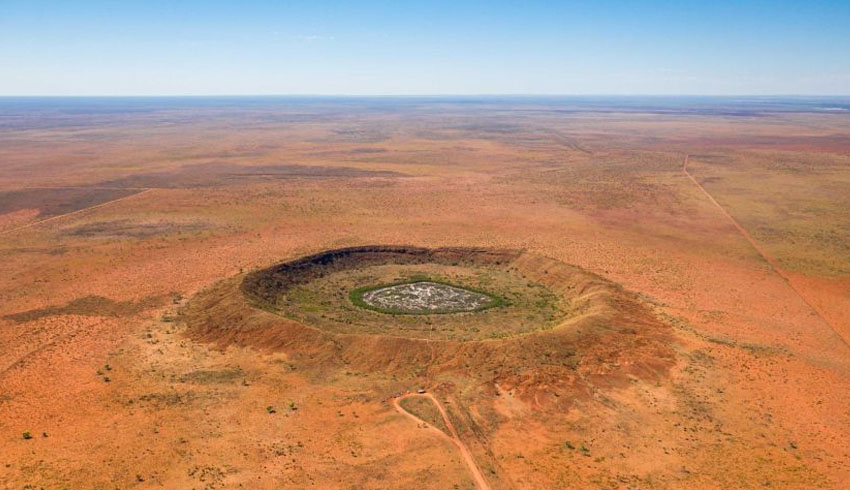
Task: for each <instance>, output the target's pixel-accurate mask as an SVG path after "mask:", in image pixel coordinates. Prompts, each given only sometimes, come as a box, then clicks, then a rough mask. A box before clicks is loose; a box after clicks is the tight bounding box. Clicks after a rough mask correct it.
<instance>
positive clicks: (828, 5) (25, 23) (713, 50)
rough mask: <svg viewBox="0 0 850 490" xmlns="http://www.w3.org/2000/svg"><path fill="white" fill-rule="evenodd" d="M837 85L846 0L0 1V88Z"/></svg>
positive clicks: (206, 90) (750, 90)
mask: <svg viewBox="0 0 850 490" xmlns="http://www.w3.org/2000/svg"><path fill="white" fill-rule="evenodd" d="M153 94H158V95H171V94H174V95H179V94H198V95H211V94H351V95H361V94H362V95H381V94H411V95H413V94H416V95H418V94H752V95H776V94H832V95H847V94H850V1H848V0H843V1H807V2H803V1H801V2H786V1H782V0H774V1H748V0H741V1H734V2H733V1H728V2H727V1H722V0H718V1H689V0H682V1H656V2H649V1H644V2H640V1H604V0H600V1H590V0H588V1H563V2H557V1H548V2H546V1H539V2H538V1H525V2H522V1H514V2H500V1H497V0H493V1H462V0H457V1H432V2H429V1H426V0H420V1H416V2H408V1H403V0H396V1H360V2H355V1H348V2H342V1H339V2H330V1H328V2H321V1H290V2H287V1H277V2H272V1H263V2H260V1H251V0H247V1H216V0H206V1H194V0H188V1H182V2H179V1H167V2H166V1H157V0H151V1H135V0H124V1H85V0H79V1H63V2H45V1H39V0H27V1H18V0H0V95H153Z"/></svg>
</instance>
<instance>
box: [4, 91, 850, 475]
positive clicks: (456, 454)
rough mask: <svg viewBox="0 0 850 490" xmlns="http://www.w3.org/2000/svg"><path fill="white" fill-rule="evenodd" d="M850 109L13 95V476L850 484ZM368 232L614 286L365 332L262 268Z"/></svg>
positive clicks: (9, 331) (8, 403)
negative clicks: (434, 329) (596, 297)
mask: <svg viewBox="0 0 850 490" xmlns="http://www.w3.org/2000/svg"><path fill="white" fill-rule="evenodd" d="M848 108H850V103H848V101H847V100H843V101H842V100H838V101H822V100H821V101H814V102H813V101H806V100H803V101H791V102H787V101H782V100H778V99H755V100H732V99H705V100H704V99H697V100H678V101H670V100H662V99H651V98H650V99H646V100H640V101H635V100H631V99H628V100H626V99H623V100H618V99H612V100H592V99H554V98H553V99H495V98H492V99H491V98H483V99H449V98H445V99H440V98H424V99H393V98H388V99H380V98H379V99H334V98H327V99H306V98H301V99H299V98H295V99H286V98H267V99H239V98H234V99H228V98H224V99H203V98H200V99H78V100H74V99H57V100H52V101H51V100H49V99H48V100H45V99H34V100H26V99H8V100H0V264H2V265H0V272H2V273H0V487H2V488H10V489H12V488H46V489H63V488H68V489H88V488H92V489H94V488H97V489H101V488H102V489H113V488H197V489H216V488H250V489H263V488H269V489H271V488H322V489H324V488H328V489H331V488H333V489H336V488H338V489H349V488H362V489H367V488H368V489H371V488H432V489H447V488H458V489H471V488H476V487H478V488H481V487H485V488H493V489H525V488H535V489H554V488H728V489H738V488H764V487H766V488H847V485H848V483H847V482H848V481H850V406H848V400H850V347H848V342H850V110H848ZM366 245H381V246H398V247H423V248H427V249H439V248H441V247H449V248H450V249H452V250H454V249H458V250H461V249H462V250H467V249H475V250H489V251H492V250H502V251H512V252H510V254H514V255H510V256H511V257H519V258H516V259H514V258H512V259H511V260H514V261H515V262H511V264H514V263H516V264H518V265H517V267H516V268H514V269H510V270H509V271H508V270H506V271H504V272H499V274H504V275H505V276H504V277H508V274H513V275H514V276H516V275H517V274H522V277H523V279H528V281H529V284H528V288H527V289H528V290H527V291H525V290H523V291H524V292H523V294H526V295H527V296H528V297H529V298H533V299H532V300H529V301H528V302H527V303H528V304H529V305H531V304H538V305H540V308H544V307H545V308H550V307H551V308H561V309H562V310H564V315H567V312H566V309H568V307H566V306H563V305H561V306H558V305H559V303H556V302H555V300H551V301H549V300H547V299H546V298H548V296H545V295H544V293H539V298H538V296H534V295H535V294H538V293H537V292H535V291H536V290H534V288H533V287H532V286H533V284H532V282H533V283H534V285H537V284H539V285H541V286H540V287H545V288H548V289H550V290H552V291H556V292H559V294H560V292H563V293H564V295H566V296H565V297H566V298H568V300H565V301H568V302H569V301H572V300H569V298H578V297H579V296H580V295H578V293H575V291H576V290H580V289H581V290H582V291H584V290H587V287H588V285H590V284H592V285H593V287H594V288H596V287H598V288H600V289H599V290H598V291H602V293H600V294H603V295H604V296H605V298H607V299H606V301H607V303H606V305H607V306H605V308H608V309H605V312H607V313H604V314H600V315H601V316H597V317H594V318H596V319H595V320H593V322H590V321H589V320H588V319H589V318H590V317H589V316H587V315H591V313H588V311H589V310H593V311H594V312H596V311H597V310H596V308H597V307H596V306H594V305H596V303H593V304H591V306H588V307H587V308H588V309H589V310H580V309H576V312H574V313H575V315H574V317H575V318H577V319H578V320H576V321H575V323H569V322H568V323H564V324H563V325H560V326H558V327H555V328H550V329H549V330H540V331H539V332H535V331H533V329H532V326H533V324H534V322H536V321H537V319H536V318H535V317H534V315H533V314H531V313H529V314H528V315H526V314H525V313H526V312H525V310H523V311H522V315H523V317H522V318H520V316H516V315H515V316H510V314H509V313H510V312H509V311H508V313H505V314H504V315H503V316H497V315H499V314H500V313H499V312H498V311H497V310H498V309H499V308H498V307H496V308H491V309H489V310H485V311H482V312H480V313H462V314H461V315H468V316H460V317H456V318H461V319H463V318H470V322H481V325H480V327H481V328H480V330H478V327H476V332H480V336H486V338H484V339H483V340H482V339H477V338H476V339H472V340H469V339H467V338H466V337H464V336H463V335H459V336H456V335H455V334H454V333H453V332H456V331H457V329H461V328H463V327H464V325H466V321H465V320H459V321H454V320H440V321H443V322H444V324H445V325H447V326H446V327H445V328H446V329H447V330H445V332H447V333H444V334H442V337H441V339H440V340H431V339H430V338H423V337H424V336H425V335H426V334H423V333H421V332H420V333H417V336H416V338H404V337H397V336H395V335H393V334H387V335H382V334H380V333H375V332H374V331H372V330H369V328H367V327H366V326H361V327H358V328H359V330H358V331H357V332H355V333H354V334H351V335H349V336H346V334H345V333H342V334H341V333H339V330H340V329H343V330H344V325H345V322H347V321H351V320H349V319H348V318H347V317H344V318H342V319H341V320H338V319H334V318H330V319H328V318H329V316H327V315H326V313H327V312H325V311H323V310H317V309H316V308H319V306H315V305H309V306H310V308H312V309H310V310H309V311H310V312H311V314H313V316H315V317H316V318H319V317H321V319H319V320H316V322H317V324H321V323H322V322H323V321H327V322H331V321H334V322H335V323H333V325H334V326H333V328H334V329H336V330H335V331H334V332H331V333H326V332H324V331H322V332H319V330H315V331H314V329H312V326H310V325H306V326H303V325H302V327H304V328H302V329H300V330H296V328H295V326H294V325H295V323H298V319H297V318H296V319H292V318H286V317H284V316H277V317H275V315H274V313H270V312H268V311H265V310H262V309H261V308H255V306H256V305H253V306H252V305H251V304H249V303H248V302H247V301H246V300H245V299H244V298H243V297H242V296H241V295H239V294H238V288H237V287H236V286H235V285H236V284H237V283H238V281H241V280H242V278H244V277H250V276H248V275H249V274H250V273H252V272H253V271H257V270H262V269H264V268H267V267H269V266H271V265H273V264H277V263H281V262H284V261H292V260H295V259H298V258H299V257H304V256H309V255H311V254H317V253H320V252H323V251H326V250H333V249H341V248H346V247H360V246H366ZM505 253H508V252H505ZM452 260H454V259H452ZM464 260H465V259H464V258H463V257H461V259H459V261H455V262H450V261H447V262H446V263H445V264H440V265H438V266H428V267H432V268H434V270H436V268H438V267H439V268H441V269H440V271H443V272H441V273H444V274H454V272H453V271H454V269H451V268H452V267H456V266H457V265H456V264H457V263H460V264H461V265H463V264H464V262H463V261H464ZM488 260H490V259H488ZM488 264H489V262H488ZM422 267H423V268H424V267H425V266H422ZM423 270H424V269H423ZM392 272H393V273H396V272H397V271H395V270H394V271H392ZM413 272H418V271H413ZM426 272H427V271H426ZM463 274H467V273H466V272H463V271H461V272H458V273H457V277H465V276H463ZM470 274H471V273H469V274H467V275H470ZM514 276H511V277H514ZM470 277H471V276H470ZM499 277H502V276H499ZM331 279H333V278H331ZM334 280H335V279H334ZM348 280H349V279H347V278H342V279H339V281H337V282H333V281H331V280H330V279H329V281H331V282H330V284H331V285H330V286H323V287H327V288H328V289H330V288H331V287H337V288H338V287H339V286H338V284H348V283H346V282H345V281H348ZM352 281H353V279H352ZM505 281H508V279H505ZM505 284H507V282H506V283H505ZM512 287H514V286H510V285H506V286H504V288H503V289H504V291H506V292H507V293H506V294H508V293H511V291H513V290H512V289H511V288H512ZM534 287H537V286H534ZM582 288H585V289H582ZM485 289H486V288H485ZM520 289H522V288H520ZM340 291H342V290H340ZM593 291H597V289H593ZM343 293H344V291H343V292H340V293H339V296H340V298H342V299H339V301H340V302H344V301H345V298H346V296H345V294H343ZM305 294H306V293H305ZM511 294H513V293H511ZM517 294H519V293H517ZM571 295H575V296H571ZM517 297H520V296H517ZM540 298H543V299H540ZM547 301H548V302H547ZM515 303H516V304H519V302H516V301H515ZM340 304H342V303H340ZM570 304H571V305H572V304H574V303H570ZM553 305H554V306H553ZM351 308H355V307H354V306H352V307H351ZM576 308H578V307H576ZM255 310H256V311H255ZM352 311H355V310H354V309H352ZM506 311H507V310H506ZM356 313H357V314H358V315H361V316H357V317H353V318H358V319H359V318H361V317H362V315H366V313H362V312H356ZM368 314H370V315H381V313H378V312H369V313H368ZM570 314H572V313H570ZM474 315H480V316H474ZM487 315H489V316H487ZM547 315H548V313H547ZM273 317H274V318H277V320H273V319H272V318H273ZM550 317H551V318H554V317H555V315H554V314H553V315H550V316H549V317H547V318H550ZM305 318H306V317H305ZM375 318H378V317H377V316H376V317H375ZM381 318H382V319H381V320H380V322H379V326H380V328H389V327H388V325H390V324H391V323H393V321H392V320H391V318H392V317H381ZM388 318H389V320H388ZM473 318H474V319H476V320H473ZM490 318H495V319H497V320H498V322H502V323H498V322H497V323H492V322H490V323H488V320H487V319H490ZM523 318H527V319H528V322H529V323H528V324H524V325H523V326H522V330H521V333H516V334H515V333H514V332H512V331H509V330H503V329H502V327H503V326H505V328H507V325H508V324H509V323H510V324H512V325H513V324H514V323H516V322H521V321H522V319H523ZM357 321H360V320H357ZM405 321H407V320H405ZM429 321H430V320H429ZM435 322H436V323H439V322H437V321H436V320H435ZM541 322H542V323H541V325H543V324H544V323H545V322H543V321H542V320H541ZM428 325H431V324H430V323H429V324H428ZM319 326H320V327H321V325H319ZM266 327H268V328H266ZM414 327H415V326H411V328H414ZM299 328H300V327H299ZM376 328H378V327H376ZM547 328H548V327H547ZM571 328H572V330H571ZM450 329H455V330H450ZM308 331H309V335H308V334H307V333H305V332H308ZM317 332H319V333H317ZM417 332H418V331H417ZM470 346H474V347H470ZM420 388H422V389H425V390H426V391H427V395H429V396H433V398H434V400H436V401H437V403H436V404H435V403H429V402H430V398H428V397H425V396H421V397H417V396H404V397H398V396H397V395H399V394H405V393H406V392H407V391H414V392H415V390H417V389H420ZM439 408H442V409H444V410H445V412H446V414H447V415H446V416H447V417H448V422H450V424H446V423H445V421H444V420H443V419H442V417H441V415H440V413H439V410H438V409H439ZM412 413H416V414H418V418H417V416H414V417H410V416H406V415H410V414H412ZM418 420H426V421H429V422H430V423H431V426H430V427H429V426H428V425H427V424H425V423H424V422H419V421H418ZM452 433H456V437H451V435H452ZM457 441H460V443H457ZM464 449H466V450H467V451H468V454H466V453H465V452H464ZM468 459H471V460H472V461H474V465H475V466H477V468H478V469H479V470H480V475H477V473H476V472H474V471H470V463H469V461H468ZM479 477H480V478H479ZM481 478H483V480H484V481H483V483H482V481H481Z"/></svg>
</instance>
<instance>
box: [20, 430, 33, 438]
mask: <svg viewBox="0 0 850 490" xmlns="http://www.w3.org/2000/svg"><path fill="white" fill-rule="evenodd" d="M21 438H22V439H32V434H31V433H30V431H24V433H23V434H21Z"/></svg>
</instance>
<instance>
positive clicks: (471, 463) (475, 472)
mask: <svg viewBox="0 0 850 490" xmlns="http://www.w3.org/2000/svg"><path fill="white" fill-rule="evenodd" d="M413 397H422V398H427V399H428V400H430V401H431V402H432V403H433V404H434V406H436V407H437V410H439V411H440V415H441V416H442V417H443V423H445V424H446V427H447V428H448V431H449V433H448V434H446V433H445V432H443V431H442V430H440V429H438V428H437V427H434V426H433V425H431V424H429V423H427V422H425V421H424V420H422V419H420V418H418V417H416V416H415V415H413V414H412V413H410V412H408V411H407V410H405V409H404V408H402V406H401V405H400V402H401V400H403V399H405V398H413ZM393 407H395V409H396V410H398V411H399V412H400V413H402V414H404V415H405V416H407V417H410V418H411V419H412V420H413V421H414V422H416V423H421V424H425V425H427V426H428V428H429V429H432V432H435V433H436V434H440V435H441V436H442V437H447V438H449V440H451V441H452V443H454V445H455V446H457V449H458V451H460V454H461V456H463V461H464V462H465V463H466V466H467V468H469V472H470V473H472V477H473V479H474V480H475V486H476V488H478V489H479V490H489V489H490V485H489V484H488V483H487V479H486V478H484V475H482V474H481V470H480V469H478V465H477V464H475V458H473V457H472V453H470V452H469V449H468V448H467V447H466V444H464V443H463V441H461V440H460V437H458V435H457V431H456V430H455V428H454V425H453V424H452V421H451V419H449V416H448V414H446V409H445V408H443V405H442V404H441V403H440V402H439V400H437V399H436V398H434V395H432V394H430V393H422V394H419V393H408V394H406V395H402V396H399V397H396V398H393Z"/></svg>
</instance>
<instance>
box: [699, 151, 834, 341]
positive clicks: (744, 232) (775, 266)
mask: <svg viewBox="0 0 850 490" xmlns="http://www.w3.org/2000/svg"><path fill="white" fill-rule="evenodd" d="M689 160H690V155H685V160H684V162H682V173H683V174H684V175H685V176H686V177H687V178H689V179H690V180H691V182H693V183H694V185H695V186H697V188H698V189H699V190H700V191H702V193H703V194H705V197H707V198H708V200H709V201H711V203H712V204H714V205H715V206H716V207H717V209H719V210H720V212H722V213H723V214H724V215H725V216H726V218H727V219H728V220H729V221H730V222H731V223H732V224H733V225H734V226H735V228H736V229H737V230H738V233H740V234H741V236H743V237H744V238H745V239H746V240H747V241H748V242H749V243H750V245H751V246H752V247H753V248H754V249H755V250H756V252H758V254H759V255H761V258H762V259H764V261H765V262H767V264H768V265H769V266H770V268H771V269H773V271H774V272H776V274H777V275H779V277H781V278H782V279H783V280H784V281H785V282H786V283H787V284H788V285H789V286H790V287H791V289H792V290H793V291H794V292H795V293H796V294H797V296H799V297H800V299H801V300H803V302H804V303H806V305H808V307H809V308H811V309H812V311H814V312H815V314H816V315H817V316H818V318H820V319H821V321H823V323H825V324H826V326H827V327H829V329H830V330H832V333H834V334H835V336H836V337H838V340H840V341H841V343H842V344H844V346H845V347H847V348H848V349H850V344H848V342H847V339H845V338H844V337H843V336H842V335H841V334H840V333H839V332H838V329H837V328H835V325H833V324H832V323H831V322H830V321H829V320H827V319H826V316H825V315H824V313H823V311H821V309H820V308H818V307H817V305H815V304H814V303H812V302H811V301H809V300H808V299H806V296H805V295H804V294H803V292H802V291H801V290H800V289H799V288H798V287H797V286H795V285H794V282H793V281H792V280H791V276H789V275H788V273H787V272H785V270H783V269H782V267H780V266H779V262H778V261H777V260H776V259H774V258H773V256H772V255H770V254H769V253H768V252H767V250H765V249H764V248H763V247H762V246H761V245H759V243H758V242H757V241H756V240H755V239H754V238H753V237H752V236H750V234H749V233H748V232H747V230H746V228H744V227H743V226H741V224H740V223H738V220H736V219H735V218H734V217H733V216H732V215H731V214H729V212H728V211H726V208H724V207H723V206H721V205H720V203H719V202H717V200H716V199H714V197H713V196H712V195H711V194H710V193H709V192H708V191H707V190H705V187H703V186H702V184H700V183H699V182H697V179H695V178H694V176H693V175H691V173H690V172H689V171H688V162H689Z"/></svg>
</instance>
